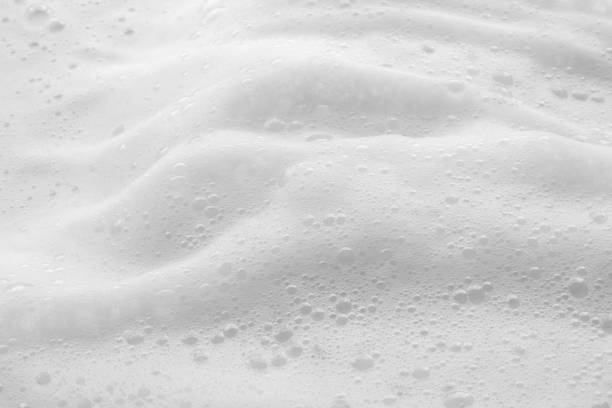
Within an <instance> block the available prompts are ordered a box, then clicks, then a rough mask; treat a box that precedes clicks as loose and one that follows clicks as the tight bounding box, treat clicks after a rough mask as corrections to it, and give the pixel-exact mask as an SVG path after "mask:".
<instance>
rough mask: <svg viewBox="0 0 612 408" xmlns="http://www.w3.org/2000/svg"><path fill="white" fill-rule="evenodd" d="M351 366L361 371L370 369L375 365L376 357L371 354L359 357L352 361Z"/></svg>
mask: <svg viewBox="0 0 612 408" xmlns="http://www.w3.org/2000/svg"><path fill="white" fill-rule="evenodd" d="M351 366H353V368H354V369H356V370H359V371H364V370H368V369H370V368H372V367H374V359H373V358H372V357H370V356H362V357H357V358H356V359H354V360H353V361H352V362H351Z"/></svg>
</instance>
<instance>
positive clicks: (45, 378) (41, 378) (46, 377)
mask: <svg viewBox="0 0 612 408" xmlns="http://www.w3.org/2000/svg"><path fill="white" fill-rule="evenodd" d="M50 382H51V375H50V374H49V373H47V372H42V373H39V374H38V375H37V376H36V384H38V385H47V384H49V383H50Z"/></svg>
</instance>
